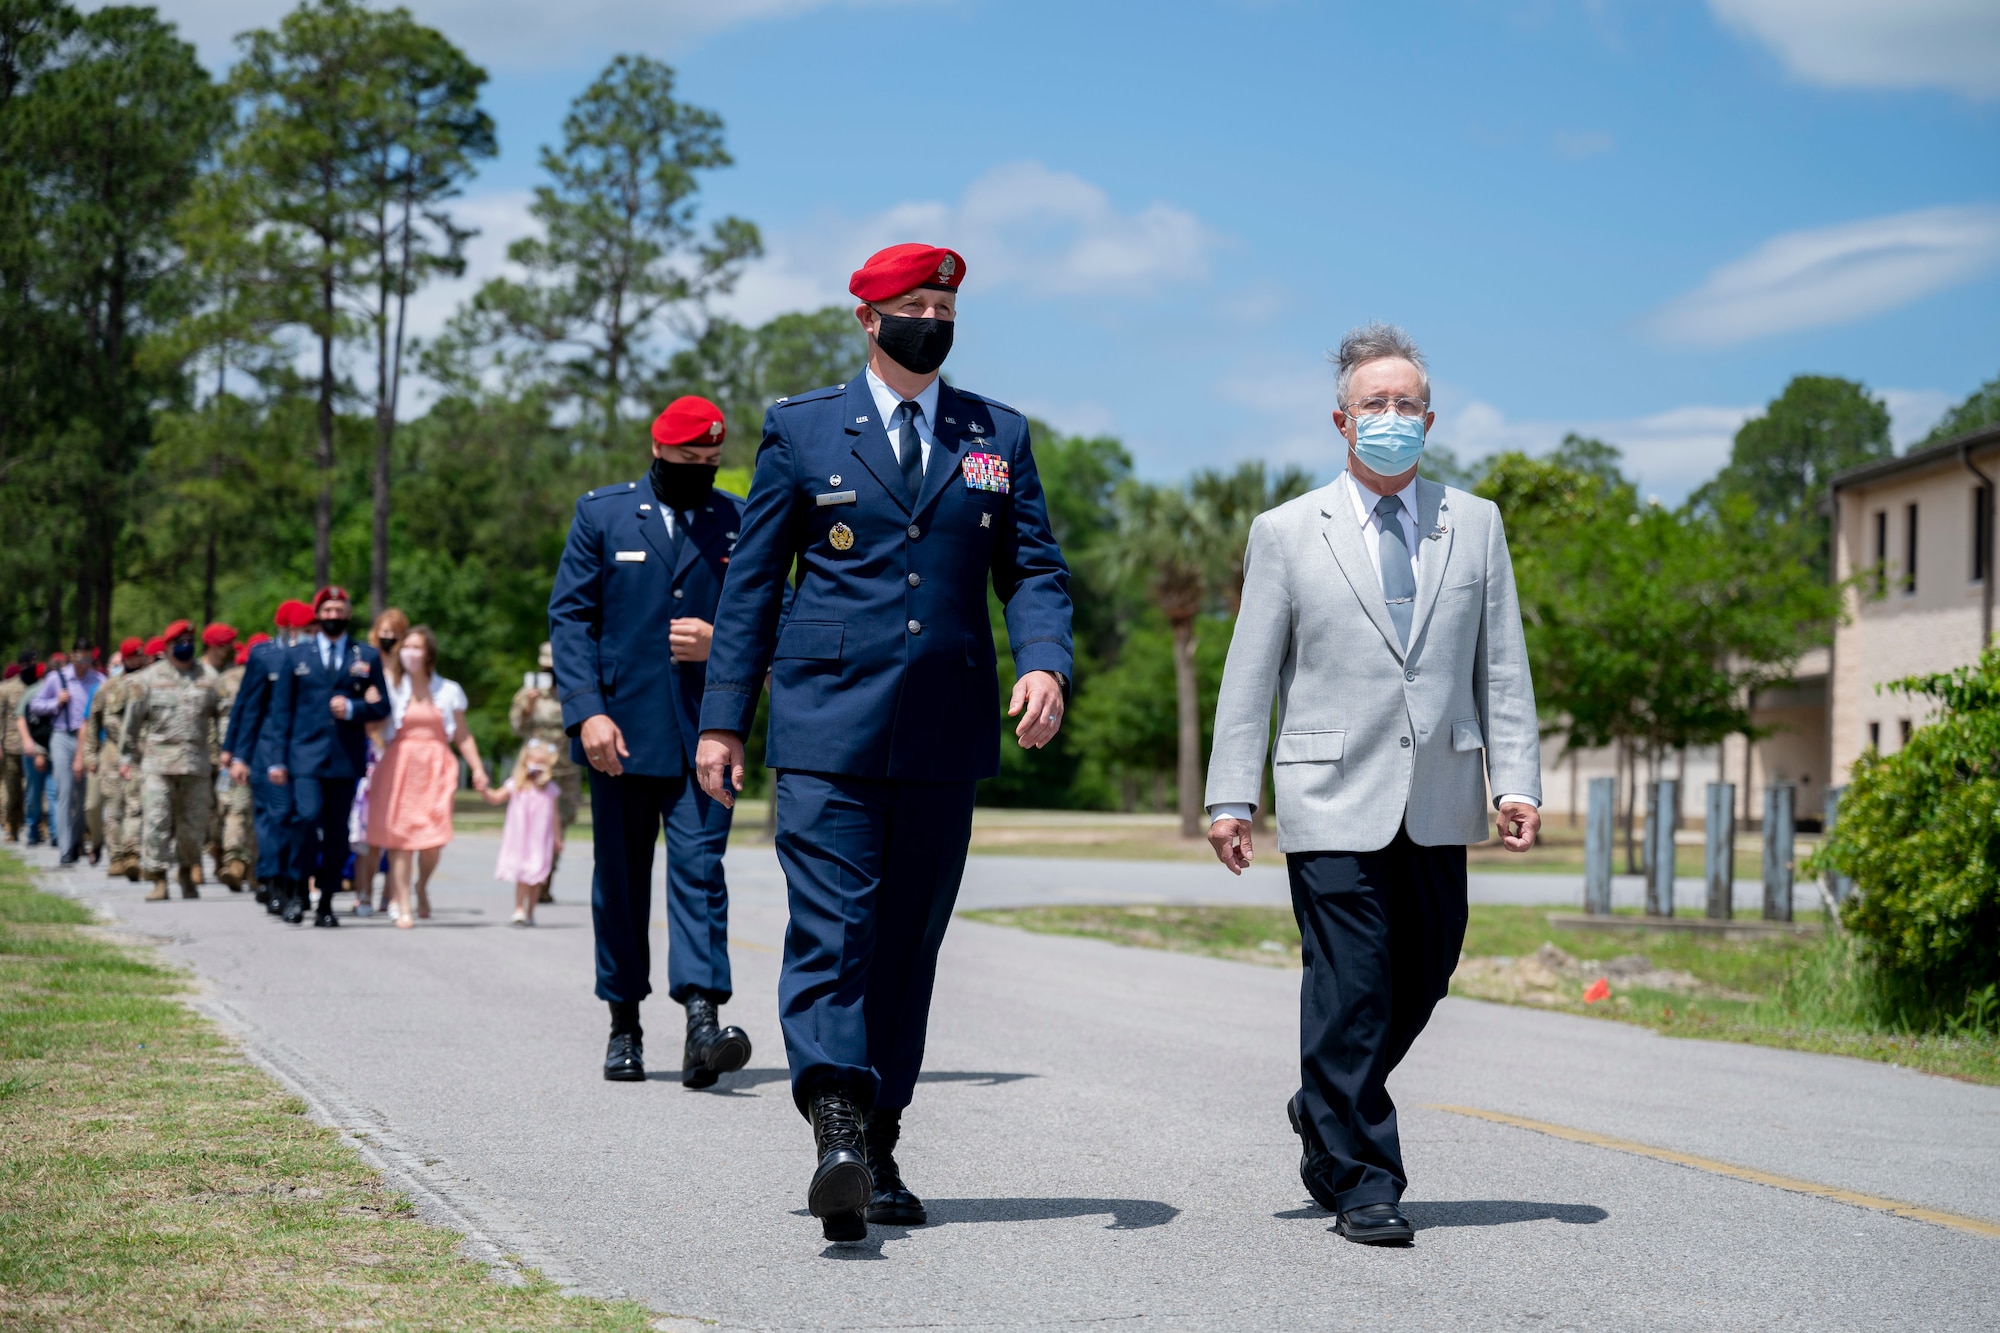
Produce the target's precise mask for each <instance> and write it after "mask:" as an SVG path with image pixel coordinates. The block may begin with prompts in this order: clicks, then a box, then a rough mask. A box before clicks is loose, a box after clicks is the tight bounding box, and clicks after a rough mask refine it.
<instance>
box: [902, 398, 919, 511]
mask: <svg viewBox="0 0 2000 1333" xmlns="http://www.w3.org/2000/svg"><path fill="white" fill-rule="evenodd" d="M923 414H924V409H923V408H921V407H918V406H917V405H916V404H915V403H913V402H910V401H909V400H908V399H905V400H904V401H903V402H902V403H901V404H899V405H898V406H897V408H896V443H897V445H898V446H900V447H901V449H902V453H903V456H902V458H901V459H900V460H899V461H900V462H901V463H902V465H903V489H904V491H906V492H907V493H908V494H909V497H910V508H912V509H915V508H916V507H917V497H918V496H919V495H921V494H922V493H923V489H924V441H923V437H921V436H919V435H918V434H917V418H918V417H920V416H922V415H923Z"/></svg>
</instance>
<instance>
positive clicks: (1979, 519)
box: [1972, 486, 1993, 583]
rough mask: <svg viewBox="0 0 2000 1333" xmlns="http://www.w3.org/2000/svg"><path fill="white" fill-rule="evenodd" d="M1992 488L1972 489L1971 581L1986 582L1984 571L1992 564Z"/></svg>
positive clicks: (1977, 487) (1976, 487) (1975, 487)
mask: <svg viewBox="0 0 2000 1333" xmlns="http://www.w3.org/2000/svg"><path fill="white" fill-rule="evenodd" d="M1992 516H1993V488H1992V487H1991V486H1974V487H1973V488H1972V581H1973V582H1974V583H1983V582H1985V581H1986V571H1987V569H1988V568H1989V567H1991V565H1992V563H1993V523H1992Z"/></svg>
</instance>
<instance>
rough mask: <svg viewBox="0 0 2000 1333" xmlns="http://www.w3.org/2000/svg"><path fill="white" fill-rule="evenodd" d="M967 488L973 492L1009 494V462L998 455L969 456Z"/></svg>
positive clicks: (967, 457)
mask: <svg viewBox="0 0 2000 1333" xmlns="http://www.w3.org/2000/svg"><path fill="white" fill-rule="evenodd" d="M963 467H964V470H965V487H966V489H967V490H971V491H995V492H998V493H999V494H1001V495H1005V494H1006V493H1007V460H1006V459H1004V458H1002V457H1000V455H998V454H967V455H966V456H965V463H964V464H963Z"/></svg>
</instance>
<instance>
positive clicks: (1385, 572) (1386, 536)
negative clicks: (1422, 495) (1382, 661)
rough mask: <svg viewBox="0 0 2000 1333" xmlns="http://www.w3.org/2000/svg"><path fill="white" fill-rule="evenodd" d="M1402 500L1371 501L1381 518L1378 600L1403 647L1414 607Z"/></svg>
mask: <svg viewBox="0 0 2000 1333" xmlns="http://www.w3.org/2000/svg"><path fill="white" fill-rule="evenodd" d="M1402 516H1403V502H1402V501H1401V500H1398V499H1397V498H1396V497H1395V496H1393V495H1385V496H1383V497H1382V498H1381V499H1379V500H1377V501H1376V502H1375V517H1376V518H1378V519H1380V520H1381V521H1382V537H1381V543H1380V546H1379V547H1378V549H1379V550H1380V551H1381V553H1382V600H1383V601H1384V602H1387V603H1388V604H1389V619H1391V620H1393V621H1395V622H1396V633H1397V634H1398V635H1399V636H1400V637H1401V638H1402V640H1403V646H1404V647H1405V648H1407V647H1409V646H1410V618H1411V617H1412V616H1413V615H1415V614H1416V610H1417V576H1416V573H1415V571H1413V570H1412V569H1411V568H1410V547H1409V543H1408V542H1407V541H1405V540H1404V538H1403V517H1402Z"/></svg>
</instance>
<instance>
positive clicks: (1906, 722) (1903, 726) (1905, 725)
mask: <svg viewBox="0 0 2000 1333" xmlns="http://www.w3.org/2000/svg"><path fill="white" fill-rule="evenodd" d="M1896 730H1897V731H1899V732H1901V733H1902V734H1901V735H1900V736H1898V737H1897V738H1896V748H1897V749H1899V750H1900V749H1902V748H1903V747H1904V746H1905V745H1908V744H1909V743H1910V719H1908V718H1907V717H1906V718H1904V719H1903V720H1902V721H1900V722H1898V723H1897V724H1896Z"/></svg>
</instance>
